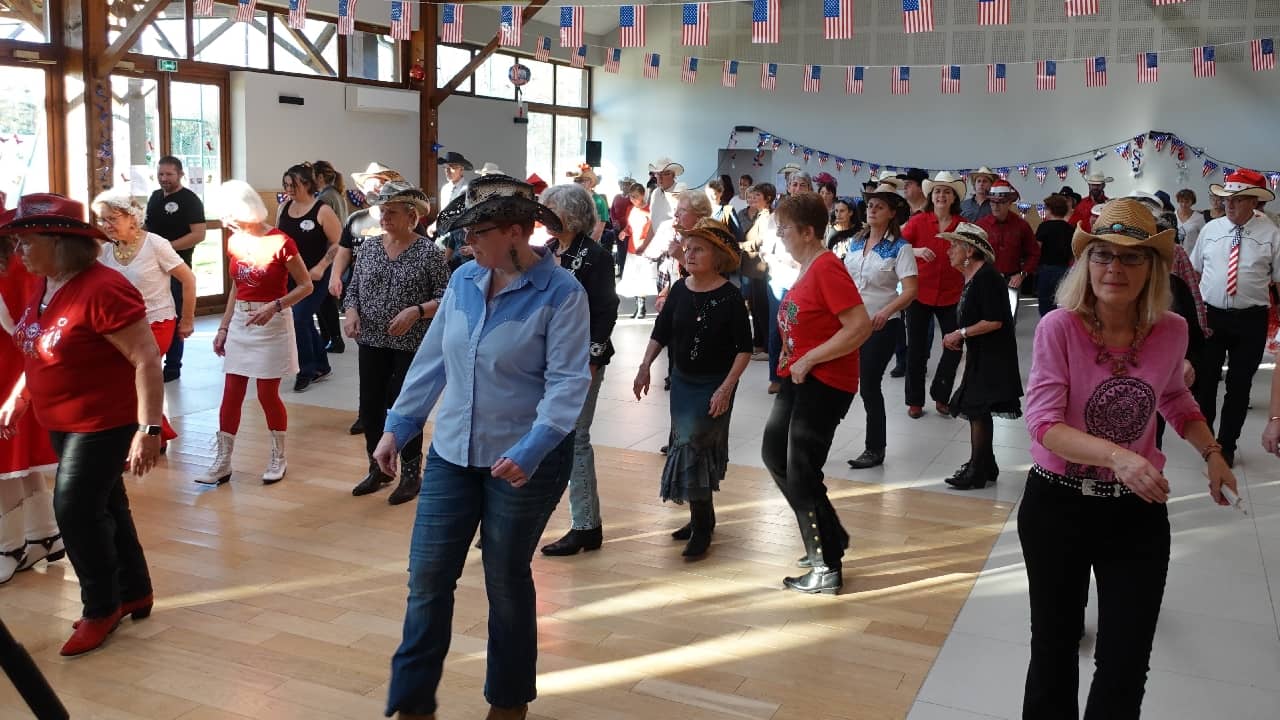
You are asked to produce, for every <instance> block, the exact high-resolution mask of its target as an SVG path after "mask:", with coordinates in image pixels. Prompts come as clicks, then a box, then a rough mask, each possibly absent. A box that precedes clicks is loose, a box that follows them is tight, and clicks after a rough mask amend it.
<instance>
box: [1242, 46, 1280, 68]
mask: <svg viewBox="0 0 1280 720" xmlns="http://www.w3.org/2000/svg"><path fill="white" fill-rule="evenodd" d="M1249 56H1250V59H1252V61H1253V69H1254V70H1255V71H1258V70H1275V69H1276V43H1275V41H1274V40H1272V39H1271V38H1262V39H1260V40H1253V41H1250V43H1249Z"/></svg>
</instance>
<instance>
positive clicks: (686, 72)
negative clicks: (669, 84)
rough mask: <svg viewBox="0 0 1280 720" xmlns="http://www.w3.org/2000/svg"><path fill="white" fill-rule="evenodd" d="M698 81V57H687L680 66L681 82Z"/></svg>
mask: <svg viewBox="0 0 1280 720" xmlns="http://www.w3.org/2000/svg"><path fill="white" fill-rule="evenodd" d="M697 81H698V58H696V57H687V58H685V59H684V64H683V65H681V66H680V82H687V83H694V82H697Z"/></svg>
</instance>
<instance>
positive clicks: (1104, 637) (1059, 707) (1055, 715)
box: [1018, 470, 1169, 720]
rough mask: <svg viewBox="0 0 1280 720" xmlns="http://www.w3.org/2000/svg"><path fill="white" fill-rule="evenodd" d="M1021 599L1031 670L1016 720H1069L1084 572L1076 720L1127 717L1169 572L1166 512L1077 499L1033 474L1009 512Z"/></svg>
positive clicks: (1136, 705)
mask: <svg viewBox="0 0 1280 720" xmlns="http://www.w3.org/2000/svg"><path fill="white" fill-rule="evenodd" d="M1018 538H1019V539H1020V540H1021V541H1022V553H1023V556H1024V558H1025V562H1026V566H1027V580H1028V582H1029V586H1030V587H1029V590H1030V596H1031V665H1030V666H1029V667H1028V668H1027V685H1026V694H1025V695H1024V696H1023V701H1022V717H1023V718H1025V719H1027V720H1032V719H1034V720H1059V719H1062V720H1066V719H1067V718H1070V719H1071V720H1076V719H1077V718H1078V717H1079V710H1078V707H1079V703H1078V701H1077V695H1078V690H1079V686H1080V666H1079V652H1080V635H1081V633H1082V632H1083V631H1084V607H1085V602H1086V600H1087V599H1088V595H1089V571H1090V569H1091V568H1092V570H1093V575H1094V577H1096V578H1097V579H1098V641H1097V646H1096V648H1095V651H1094V664H1095V666H1096V669H1095V670H1094V673H1093V684H1092V686H1090V688H1089V700H1088V703H1087V705H1086V706H1085V711H1084V718H1085V720H1104V719H1105V720H1121V719H1127V718H1137V717H1138V715H1139V712H1140V711H1141V709H1142V696H1143V693H1144V691H1145V687H1146V682H1147V670H1148V667H1149V666H1148V662H1149V660H1150V658H1151V642H1152V639H1153V638H1154V637H1155V632H1156V621H1157V620H1158V619H1159V616H1160V603H1161V601H1162V600H1163V599H1164V585H1165V578H1166V576H1167V575H1168V571H1169V512H1168V508H1167V507H1166V506H1165V505H1164V504H1162V503H1147V502H1144V501H1143V500H1142V499H1140V498H1138V497H1137V496H1135V495H1127V496H1125V497H1120V498H1103V497H1086V496H1084V495H1081V494H1080V492H1079V491H1076V490H1071V489H1068V488H1064V487H1061V486H1057V485H1051V484H1049V482H1048V481H1047V480H1045V479H1044V478H1042V477H1041V476H1040V475H1039V474H1037V473H1036V472H1035V471H1034V470H1033V471H1032V473H1031V475H1030V476H1029V477H1028V478H1027V489H1026V492H1025V493H1024V494H1023V496H1022V506H1021V508H1020V509H1019V510H1018Z"/></svg>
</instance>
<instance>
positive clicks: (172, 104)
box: [168, 81, 227, 305]
mask: <svg viewBox="0 0 1280 720" xmlns="http://www.w3.org/2000/svg"><path fill="white" fill-rule="evenodd" d="M222 97H223V92H222V86H221V85H218V84H207V83H194V82H177V81H174V82H172V83H170V85H169V108H170V110H169V153H168V154H170V155H174V156H176V157H177V158H178V159H179V160H181V161H182V165H183V167H184V168H185V169H186V174H187V181H186V182H187V187H189V188H191V190H192V192H194V193H195V194H197V195H199V196H200V199H201V200H204V201H205V209H206V215H207V214H208V200H207V198H206V197H205V189H206V188H214V187H217V186H218V185H219V184H220V183H221V182H222V179H223V178H222V167H223V157H224V148H223V146H222V128H223V122H222V121H223V117H222ZM222 236H223V233H222V225H221V223H219V222H218V219H217V218H209V229H208V231H207V234H206V236H205V241H204V242H202V243H200V244H199V245H197V246H196V249H195V256H194V258H193V259H192V265H193V267H194V269H195V273H196V287H197V291H198V292H197V294H198V295H199V299H200V301H201V302H200V304H201V305H210V304H214V303H217V304H221V303H222V302H223V300H224V298H225V294H226V289H227V288H226V280H227V273H226V269H225V265H224V261H225V259H226V253H225V252H223V247H222Z"/></svg>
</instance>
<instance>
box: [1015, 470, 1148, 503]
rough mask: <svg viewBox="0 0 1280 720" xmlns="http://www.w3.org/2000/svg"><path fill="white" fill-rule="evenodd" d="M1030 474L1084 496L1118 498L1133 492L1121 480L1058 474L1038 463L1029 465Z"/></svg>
mask: <svg viewBox="0 0 1280 720" xmlns="http://www.w3.org/2000/svg"><path fill="white" fill-rule="evenodd" d="M1031 474H1032V475H1035V476H1036V477H1038V478H1040V479H1041V480H1044V481H1045V482H1047V483H1049V484H1050V485H1058V486H1060V487H1065V488H1068V489H1071V490H1075V491H1076V492H1078V493H1080V494H1081V495H1084V496H1086V497H1103V498H1118V497H1124V496H1125V495H1132V494H1133V491H1132V490H1130V489H1129V488H1128V486H1126V485H1125V484H1124V483H1122V482H1118V481H1115V480H1095V479H1094V478H1077V477H1070V476H1067V475H1059V474H1058V473H1056V472H1052V471H1049V470H1045V469H1044V468H1042V467H1040V466H1039V465H1032V466H1031Z"/></svg>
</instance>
